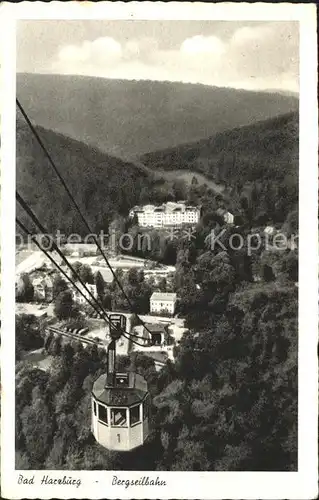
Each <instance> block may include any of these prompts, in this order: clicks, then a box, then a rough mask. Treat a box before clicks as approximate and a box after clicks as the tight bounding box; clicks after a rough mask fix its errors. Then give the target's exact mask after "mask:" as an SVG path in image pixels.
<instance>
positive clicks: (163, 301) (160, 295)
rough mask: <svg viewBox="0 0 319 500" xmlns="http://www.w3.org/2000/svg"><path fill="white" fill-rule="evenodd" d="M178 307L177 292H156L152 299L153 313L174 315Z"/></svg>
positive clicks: (151, 309)
mask: <svg viewBox="0 0 319 500" xmlns="http://www.w3.org/2000/svg"><path fill="white" fill-rule="evenodd" d="M175 307H176V293H171V292H165V293H164V292H154V293H153V294H152V296H151V299H150V312H151V313H152V314H160V315H164V314H167V315H173V314H174V312H175Z"/></svg>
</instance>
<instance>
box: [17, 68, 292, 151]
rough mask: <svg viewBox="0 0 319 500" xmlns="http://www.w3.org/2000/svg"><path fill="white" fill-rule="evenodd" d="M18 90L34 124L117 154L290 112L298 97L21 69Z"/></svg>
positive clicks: (183, 140)
mask: <svg viewBox="0 0 319 500" xmlns="http://www.w3.org/2000/svg"><path fill="white" fill-rule="evenodd" d="M17 96H18V98H19V99H20V100H21V103H22V105H23V106H25V108H26V111H27V112H28V114H29V115H30V117H31V119H33V120H34V121H35V122H36V123H37V124H38V125H42V126H43V127H46V128H48V129H51V130H54V131H56V132H60V133H62V134H65V135H67V136H69V137H72V138H74V139H77V140H80V141H82V142H84V143H85V144H87V145H91V146H94V147H97V148H99V149H100V150H102V151H104V152H106V153H107V154H111V155H115V156H119V157H121V158H131V157H132V156H139V155H141V154H143V153H148V152H150V151H154V150H155V149H164V148H168V147H172V146H178V145H179V144H182V143H188V142H190V141H194V140H196V139H201V138H206V137H209V136H213V135H214V134H215V133H217V132H220V131H223V130H227V129H230V128H233V127H239V126H242V125H248V124H253V123H255V122H256V121H257V120H261V119H266V118H271V117H274V116H277V115H280V114H284V113H288V112H290V111H296V110H297V109H298V104H299V103H298V99H297V98H296V97H292V96H288V95H281V94H280V93H267V92H254V91H245V90H239V89H230V88H219V87H212V86H208V85H207V86H206V85H200V84H191V83H181V82H158V81H145V80H139V81H128V80H114V79H106V78H93V77H87V76H76V75H52V74H46V75H43V74H42V75H39V74H25V73H20V74H18V75H17ZM154 117H156V119H154Z"/></svg>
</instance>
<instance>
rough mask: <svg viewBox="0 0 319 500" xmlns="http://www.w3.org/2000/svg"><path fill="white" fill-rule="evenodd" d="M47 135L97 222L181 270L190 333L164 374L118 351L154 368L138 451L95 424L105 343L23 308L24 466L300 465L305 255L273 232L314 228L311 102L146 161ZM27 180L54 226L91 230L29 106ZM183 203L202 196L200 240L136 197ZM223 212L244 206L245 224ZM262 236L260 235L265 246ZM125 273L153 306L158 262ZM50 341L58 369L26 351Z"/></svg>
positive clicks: (113, 300)
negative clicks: (303, 128)
mask: <svg viewBox="0 0 319 500" xmlns="http://www.w3.org/2000/svg"><path fill="white" fill-rule="evenodd" d="M79 81H80V80H79ZM60 109H61V108H60ZM210 119H211V117H210ZM38 131H39V132H40V134H41V137H42V139H43V140H44V142H45V144H46V145H47V146H48V150H49V151H50V153H51V155H52V157H53V158H54V160H55V161H56V164H57V165H58V167H60V169H61V172H62V173H63V175H64V177H65V179H66V181H67V183H68V184H69V185H70V187H71V190H72V192H73V193H74V195H75V197H76V199H77V200H78V201H79V204H80V206H81V209H82V210H83V213H84V214H85V217H86V218H87V220H88V221H89V223H90V225H91V227H92V230H94V231H95V232H97V231H99V230H102V229H103V230H104V231H111V232H112V233H114V234H115V236H116V238H115V242H116V244H118V242H119V239H120V236H121V235H123V233H127V234H128V235H129V236H130V237H132V241H133V246H132V247H131V248H130V249H129V250H127V251H128V252H129V253H131V254H133V255H138V256H141V257H145V258H149V259H153V260H155V261H159V262H162V263H164V264H173V265H175V266H176V273H175V275H174V278H173V281H172V283H171V284H170V287H171V289H170V291H175V292H177V294H178V302H177V313H179V314H180V316H181V317H184V318H185V321H186V327H187V332H186V333H185V334H184V336H183V338H182V340H181V343H180V344H179V345H178V346H175V347H174V349H175V351H174V354H175V361H174V363H173V362H171V361H167V363H166V365H165V367H164V368H163V369H162V370H161V371H156V369H155V365H154V361H153V360H152V359H150V358H148V357H146V356H144V355H142V354H136V353H131V354H130V356H128V357H118V359H117V363H118V366H119V367H120V368H121V369H122V370H127V369H131V368H132V369H134V370H136V371H138V372H140V373H142V374H143V375H144V377H145V378H146V380H147V382H148V387H149V391H150V393H151V396H152V402H153V404H152V419H151V427H152V433H151V436H150V438H149V440H148V442H147V443H146V444H145V446H143V447H142V448H139V449H136V450H134V451H132V452H130V453H126V454H123V453H115V452H110V451H107V450H105V449H103V448H102V447H101V446H99V445H98V444H97V443H96V442H95V441H94V438H93V436H92V434H91V431H90V391H91V389H92V384H93V382H94V380H95V379H96V378H97V377H98V376H99V375H100V374H101V373H103V372H104V371H105V369H106V366H105V365H106V357H105V352H104V351H102V350H99V349H98V348H97V347H96V346H94V347H89V348H83V347H82V345H81V344H79V343H72V344H70V343H61V341H60V340H59V339H57V338H53V337H52V336H49V337H47V336H46V335H45V322H43V321H42V320H41V321H40V320H38V319H36V318H35V317H33V316H24V315H20V316H17V318H16V358H17V364H16V468H17V469H41V468H42V469H43V468H46V469H65V470H67V469H74V470H85V469H87V470H93V469H102V470H105V469H110V470H112V469H113V470H114V469H115V470H116V469H118V470H129V469H134V470H195V471H196V470H211V471H222V470H255V471H256V470H259V471H267V470H268V471H274V470H278V471H286V470H290V471H293V470H297V395H298V387H297V354H298V349H297V345H298V334H297V314H298V287H297V286H296V284H297V282H298V255H297V251H296V249H294V248H293V247H291V246H290V247H286V248H285V249H281V248H278V247H276V246H275V245H274V246H272V245H269V242H268V241H267V238H266V236H267V235H266V234H265V231H264V230H265V227H266V226H267V224H268V225H269V224H270V225H271V226H273V227H272V228H271V229H272V230H273V231H274V234H276V231H277V230H279V231H280V232H281V233H282V234H284V235H286V236H287V237H289V236H291V235H293V234H295V233H297V232H298V141H297V136H298V117H297V114H290V115H285V116H281V117H278V118H274V119H272V120H271V121H265V122H262V123H257V124H254V125H250V126H247V127H240V128H237V129H233V130H230V131H226V132H222V133H220V134H219V135H215V136H213V137H212V138H211V139H207V140H203V141H200V142H197V143H188V144H186V145H184V146H180V147H178V148H175V149H169V150H165V151H162V152H158V153H152V154H149V155H144V156H143V158H142V162H144V163H145V166H146V167H145V168H143V165H139V164H135V163H128V162H125V161H123V160H120V159H118V158H115V157H112V156H109V155H107V154H104V153H102V152H100V151H99V150H97V149H94V148H91V147H88V146H86V145H85V144H83V143H81V142H78V141H74V140H72V139H69V138H67V137H65V136H63V135H60V134H57V133H56V132H53V131H52V130H46V129H43V128H41V127H38ZM155 142H156V141H155ZM173 169H176V170H178V169H185V170H188V171H191V172H194V176H193V177H192V178H191V180H190V182H188V183H187V182H184V181H182V180H180V179H177V180H176V179H175V180H174V179H171V180H167V179H166V178H165V176H161V175H157V174H156V172H157V173H158V171H159V170H161V171H165V170H173ZM196 172H199V173H201V174H204V175H205V176H206V177H207V179H212V180H214V181H215V182H216V183H220V184H222V185H224V186H225V189H224V191H223V192H222V193H221V194H216V193H215V192H214V190H213V189H211V188H210V187H209V185H208V184H200V183H198V181H197V179H196V175H195V174H196ZM17 187H18V190H19V192H20V193H21V194H22V195H23V196H24V197H25V199H26V201H27V202H28V203H29V204H30V205H31V207H32V208H33V209H34V211H35V212H36V214H37V215H38V217H39V218H40V220H41V222H42V223H43V224H44V225H46V226H47V228H48V230H50V231H55V230H57V229H60V231H62V232H65V233H66V234H70V233H79V234H82V235H83V236H84V229H85V228H83V225H82V223H81V221H80V220H79V218H78V217H77V215H76V214H75V212H74V209H73V208H72V206H71V203H70V201H69V199H68V198H67V194H66V193H65V192H64V191H63V190H62V189H61V187H60V184H59V183H58V179H57V178H56V177H55V176H54V173H53V171H52V170H51V168H50V166H49V164H48V161H47V160H46V159H45V157H44V155H43V153H42V151H41V150H40V148H39V146H38V144H36V142H35V140H34V138H32V136H31V134H30V132H29V131H28V130H27V128H26V126H25V125H24V123H23V122H22V121H21V120H20V118H18V121H17ZM181 199H183V200H187V201H188V202H189V203H191V204H196V205H201V207H202V213H201V215H202V216H201V220H200V222H199V224H198V225H197V226H196V227H193V228H191V232H190V233H189V237H185V234H184V233H183V231H182V230H180V232H178V231H177V233H176V234H175V235H174V238H170V237H168V236H167V234H165V232H164V231H160V230H155V229H152V230H148V231H146V230H145V229H142V228H140V227H139V226H138V224H137V221H136V219H135V218H133V219H129V218H128V211H129V209H130V208H131V207H132V206H134V205H135V204H145V203H148V202H152V203H155V204H156V203H162V202H165V201H170V200H181ZM219 209H222V210H229V211H231V212H232V213H233V214H234V216H235V219H234V224H233V225H228V224H227V223H226V222H225V220H224V219H223V217H222V216H221V215H220V212H219ZM18 213H19V216H20V215H21V214H20V212H18ZM21 217H22V218H23V216H22V215H21ZM24 220H25V219H24ZM29 227H30V228H31V226H29ZM212 230H214V231H215V230H218V231H219V230H220V231H222V232H223V237H222V238H221V240H220V241H221V243H223V244H224V247H223V248H222V247H221V246H219V245H217V246H216V247H212V245H211V232H212ZM252 233H254V234H256V238H257V239H258V238H260V243H259V245H258V248H256V249H255V250H254V251H253V252H252V254H250V253H249V252H248V249H247V241H248V237H251V234H252ZM239 236H240V237H242V239H243V241H244V242H245V243H244V246H241V247H240V248H236V249H234V248H233V247H232V245H230V244H229V242H230V241H231V239H232V238H233V237H235V238H236V237H237V238H238V237H239ZM149 241H150V244H149ZM139 242H140V244H138V243H139ZM124 246H125V245H124ZM117 250H118V251H120V252H122V253H125V250H123V248H120V247H119V248H117ZM78 271H79V273H80V274H81V276H82V277H84V276H86V278H85V279H84V278H83V279H84V281H87V282H90V281H92V280H96V285H97V287H98V294H99V298H100V300H101V301H102V302H103V304H104V306H105V307H106V308H108V309H113V310H114V309H116V310H122V311H126V310H127V306H126V304H125V301H124V300H123V296H122V293H121V290H120V289H119V287H118V286H117V285H116V283H115V284H114V283H113V284H106V283H103V281H102V280H101V277H97V276H94V277H93V276H91V275H90V272H89V270H88V268H87V267H85V266H84V267H82V268H80V267H79V269H78ZM117 273H118V277H119V278H120V280H121V282H122V283H123V286H124V289H125V291H126V293H127V295H128V296H129V297H130V299H131V300H132V301H133V302H134V307H135V308H136V310H137V311H138V312H140V313H144V312H146V311H147V309H148V304H149V296H150V294H151V292H152V290H153V288H154V287H153V285H152V283H150V282H146V280H145V279H144V276H143V273H136V272H130V273H127V275H125V276H123V274H122V275H121V271H117ZM20 281H21V282H19V283H18V286H17V292H18V294H20V295H19V300H20V299H21V300H27V298H28V300H29V295H30V296H31V294H32V286H31V284H30V283H29V282H28V280H27V278H26V277H22V278H21V280H20ZM167 286H168V284H167V283H164V282H163V283H161V284H160V285H159V288H160V289H162V290H163V291H165V290H167ZM161 287H162V288H161ZM20 288H21V289H20ZM67 294H68V296H67ZM53 295H54V300H56V303H55V314H56V316H57V317H58V318H59V319H61V318H64V311H65V305H67V306H68V307H69V309H71V306H72V304H71V302H72V301H71V299H70V293H69V292H68V291H67V290H66V288H65V284H63V283H62V282H61V279H60V280H59V279H57V280H56V281H55V283H54V289H53ZM26 297H27V298H26ZM30 300H31V299H30ZM73 312H74V313H77V311H74V310H73ZM34 349H43V353H44V354H45V356H46V357H49V358H50V363H49V366H47V367H46V368H45V369H40V368H35V367H34V366H33V364H32V362H26V361H25V360H24V355H25V353H28V352H29V351H32V350H34Z"/></svg>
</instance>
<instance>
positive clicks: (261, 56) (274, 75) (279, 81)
mask: <svg viewBox="0 0 319 500" xmlns="http://www.w3.org/2000/svg"><path fill="white" fill-rule="evenodd" d="M17 71H18V72H30V73H60V74H76V75H90V76H99V77H105V78H120V79H128V80H139V79H147V80H159V81H163V80H167V81H180V82H191V83H202V84H206V85H216V86H222V87H234V88H243V89H247V90H270V89H278V90H282V91H292V92H298V91H299V30H298V23H297V22H287V21H276V22H257V21H256V22H244V21H242V22H237V21H123V20H121V21H103V20H97V21H92V20H86V21H83V20H81V21H78V20H74V21H66V20H65V21H64V20H62V21H61V20H60V21H57V20H55V21H52V20H48V21H44V20H38V21H31V20H28V21H26V20H24V21H21V20H20V21H19V22H18V25H17Z"/></svg>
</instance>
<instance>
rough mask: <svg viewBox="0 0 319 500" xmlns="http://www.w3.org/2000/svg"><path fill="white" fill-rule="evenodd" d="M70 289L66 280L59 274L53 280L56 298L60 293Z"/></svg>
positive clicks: (54, 296)
mask: <svg viewBox="0 0 319 500" xmlns="http://www.w3.org/2000/svg"><path fill="white" fill-rule="evenodd" d="M67 289H68V285H67V283H66V281H65V280H64V279H63V278H62V277H61V276H60V275H59V274H58V275H57V276H56V277H55V279H54V281H53V288H52V295H53V299H55V298H56V297H57V296H58V295H60V293H62V292H65V291H66V290H67Z"/></svg>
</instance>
